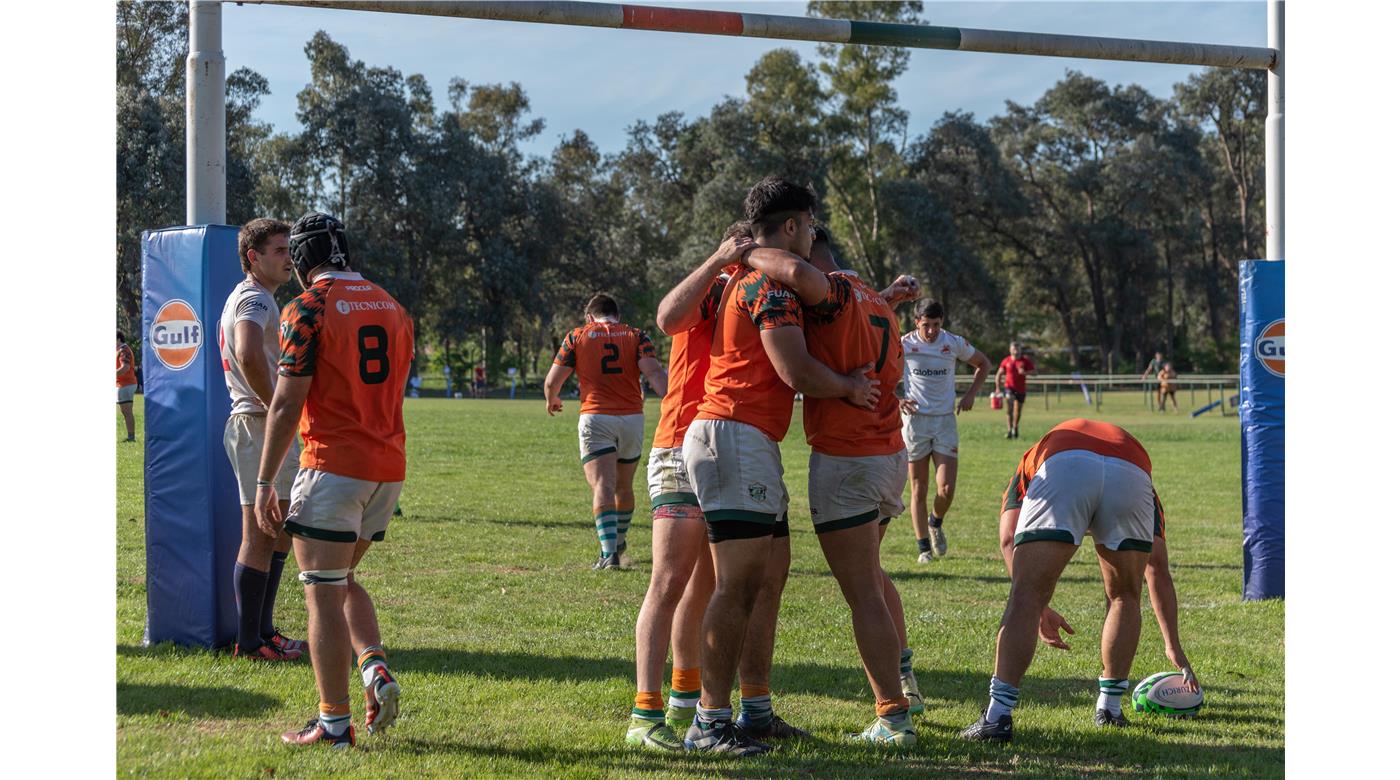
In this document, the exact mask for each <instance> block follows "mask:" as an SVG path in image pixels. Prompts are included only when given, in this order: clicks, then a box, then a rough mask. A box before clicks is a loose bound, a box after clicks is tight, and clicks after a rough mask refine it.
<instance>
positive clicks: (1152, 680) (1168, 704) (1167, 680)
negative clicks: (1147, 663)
mask: <svg viewBox="0 0 1400 780" xmlns="http://www.w3.org/2000/svg"><path fill="white" fill-rule="evenodd" d="M1204 703H1205V696H1204V694H1202V693H1192V692H1191V689H1190V688H1189V687H1188V686H1187V685H1186V681H1185V680H1184V679H1182V677H1181V673H1180V672H1158V673H1157V674H1154V675H1152V676H1151V677H1148V678H1147V679H1145V680H1143V681H1142V682H1140V683H1138V684H1137V687H1136V688H1134V689H1133V709H1135V710H1137V711H1138V712H1155V713H1157V714H1159V715H1166V716H1167V717H1169V718H1194V717H1195V716H1196V713H1198V712H1200V711H1201V705H1202V704H1204Z"/></svg>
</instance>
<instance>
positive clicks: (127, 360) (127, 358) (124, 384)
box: [117, 331, 136, 441]
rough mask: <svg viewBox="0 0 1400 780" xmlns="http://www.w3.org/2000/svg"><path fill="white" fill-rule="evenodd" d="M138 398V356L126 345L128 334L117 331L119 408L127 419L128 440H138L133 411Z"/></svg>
mask: <svg viewBox="0 0 1400 780" xmlns="http://www.w3.org/2000/svg"><path fill="white" fill-rule="evenodd" d="M135 399H136V356H135V355H132V354H131V347H128V346H127V345H126V336H125V335H123V334H122V332H121V331H117V408H118V409H120V410H121V412H122V417H123V418H124V419H125V420H126V440H127V441H136V416H135V415H133V414H132V413H131V407H132V404H133V403H134V402H135Z"/></svg>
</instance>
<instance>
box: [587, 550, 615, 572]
mask: <svg viewBox="0 0 1400 780" xmlns="http://www.w3.org/2000/svg"><path fill="white" fill-rule="evenodd" d="M620 568H622V562H621V561H619V560H618V557H617V553H613V554H612V555H599V556H598V560H596V561H594V562H593V571H604V570H606V569H620Z"/></svg>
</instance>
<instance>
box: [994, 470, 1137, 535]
mask: <svg viewBox="0 0 1400 780" xmlns="http://www.w3.org/2000/svg"><path fill="white" fill-rule="evenodd" d="M1153 495H1154V493H1153V491H1152V478H1151V477H1149V476H1148V475H1147V472H1145V471H1143V470H1142V469H1140V468H1138V467H1137V466H1135V465H1133V464H1132V463H1129V462H1128V461H1126V460H1123V459H1121V458H1112V457H1108V456H1105V455H1100V454H1098V453H1096V452H1090V451H1088V450H1066V451H1064V452H1057V453H1055V454H1054V455H1051V456H1050V457H1048V458H1046V459H1045V462H1044V463H1042V464H1040V470H1039V471H1037V472H1036V473H1035V476H1034V477H1032V478H1031V482H1030V485H1029V486H1028V487H1027V488H1026V497H1025V499H1024V500H1023V501H1022V503H1021V517H1020V519H1019V520H1018V521H1017V522H1016V540H1015V541H1016V544H1023V543H1025V542H1034V541H1044V540H1049V541H1056V542H1069V543H1072V544H1076V545H1077V544H1079V543H1080V542H1081V541H1083V539H1084V535H1085V534H1086V533H1088V534H1091V535H1092V536H1093V537H1094V541H1095V542H1097V543H1099V544H1102V545H1104V546H1105V547H1107V548H1108V549H1110V550H1139V551H1143V552H1151V551H1152V527H1153V521H1154V520H1155V518H1156V513H1155V506H1156V504H1155V502H1154V501H1153V498H1152V497H1153Z"/></svg>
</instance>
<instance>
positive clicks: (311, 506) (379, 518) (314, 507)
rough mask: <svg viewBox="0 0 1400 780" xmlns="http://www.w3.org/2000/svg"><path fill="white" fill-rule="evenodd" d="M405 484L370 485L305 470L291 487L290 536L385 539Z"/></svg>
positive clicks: (322, 538)
mask: <svg viewBox="0 0 1400 780" xmlns="http://www.w3.org/2000/svg"><path fill="white" fill-rule="evenodd" d="M402 490H403V483H402V482H367V481H365V480H363V479H354V478H352V477H342V476H340V475H339V474H332V473H330V472H329V471H317V470H316V469H302V470H301V471H298V472H297V479H296V483H295V484H293V485H292V505H291V507H290V508H289V509H288V510H287V533H290V534H291V535H293V536H304V537H306V538H308V539H321V540H323V541H327V542H354V541H358V540H360V539H368V540H369V541H372V542H379V541H383V540H384V531H385V530H386V529H387V528H388V527H389V519H390V518H391V517H393V516H394V505H395V504H397V503H398V501H399V493H400V492H401V491H402Z"/></svg>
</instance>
